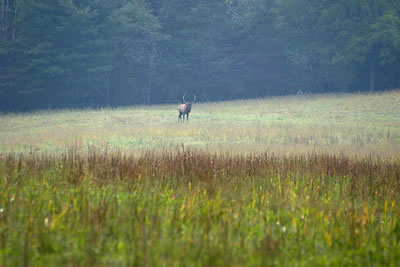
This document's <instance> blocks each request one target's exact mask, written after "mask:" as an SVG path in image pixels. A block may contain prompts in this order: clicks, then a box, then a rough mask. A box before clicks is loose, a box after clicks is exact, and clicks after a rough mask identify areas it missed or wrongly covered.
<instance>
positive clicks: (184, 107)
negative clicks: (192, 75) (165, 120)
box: [178, 95, 196, 122]
mask: <svg viewBox="0 0 400 267" xmlns="http://www.w3.org/2000/svg"><path fill="white" fill-rule="evenodd" d="M182 100H183V104H181V105H179V106H178V111H179V117H178V122H179V121H180V120H182V121H185V115H186V121H189V113H190V111H191V110H192V104H193V103H194V101H196V96H195V95H193V101H192V102H187V101H186V100H185V95H183V97H182ZM182 115H183V118H182Z"/></svg>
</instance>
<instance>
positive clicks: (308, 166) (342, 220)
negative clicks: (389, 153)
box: [0, 147, 400, 266]
mask: <svg viewBox="0 0 400 267" xmlns="http://www.w3.org/2000/svg"><path fill="white" fill-rule="evenodd" d="M0 177H2V179H1V180H0V187H1V190H0V262H1V264H2V265H3V266H18V265H24V266H29V265H31V266H49V265H56V264H62V265H70V266H75V265H82V266H88V265H95V266H104V265H112V266H126V265H128V266H131V265H139V266H150V265H151V266H154V265H156V266H171V265H182V266H188V265H189V266H190V265H212V266H214V265H220V266H221V265H223V266H239V265H240V266H241V265H263V266H265V265H290V266H292V265H298V266H303V265H309V264H313V265H362V264H367V265H373V264H376V265H392V266H395V265H396V264H397V263H398V262H399V260H400V234H399V233H400V228H399V227H400V216H399V215H400V209H399V205H398V203H399V200H400V198H399V196H400V193H399V192H400V160H399V159H398V158H391V159H389V158H385V159H373V158H371V157H348V156H346V155H333V154H318V153H310V154H303V155H295V154H294V155H278V154H273V153H252V154H248V155H239V154H229V153H225V152H224V153H210V152H204V151H196V150H193V149H187V148H181V149H179V150H175V151H172V150H164V151H163V152H154V151H146V152H143V153H142V154H141V155H132V154H129V153H125V152H123V151H114V152H110V151H107V150H103V151H101V150H99V149H95V148H93V147H92V148H90V149H89V151H88V152H87V153H79V152H77V151H76V150H75V149H73V148H70V149H69V151H68V152H67V153H62V154H43V153H32V154H18V155H17V154H7V155H3V156H1V158H0Z"/></svg>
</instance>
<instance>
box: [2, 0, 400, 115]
mask: <svg viewBox="0 0 400 267" xmlns="http://www.w3.org/2000/svg"><path fill="white" fill-rule="evenodd" d="M399 13H400V4H399V3H398V1H393V0H379V1H367V0H362V1H358V0H352V1H344V0H343V1H316V0H256V1H246V0H232V1H227V0H217V1H189V0H166V1H159V0H112V1H105V0H98V1H77V0H52V1H50V0H44V1H38V0H29V1H28V0H1V1H0V110H3V111H7V110H29V109H43V108H62V107H87V106H94V107H96V106H119V105H132V104H155V103H171V102H174V103H176V102H179V101H180V99H181V97H182V95H183V94H184V93H187V94H192V93H195V94H196V95H197V96H198V99H199V100H200V101H208V100H225V99H231V98H243V97H245V98H248V97H258V96H266V95H282V94H292V93H296V92H297V91H298V90H299V89H302V90H303V91H307V90H310V91H312V92H332V91H345V90H347V91H354V90H365V89H369V90H383V89H389V88H396V87H399V84H400V80H399V79H400V78H399V77H400V75H398V69H399V64H400V58H399V56H398V55H399V54H400V30H399V29H400V16H399Z"/></svg>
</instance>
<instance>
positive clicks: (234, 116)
mask: <svg viewBox="0 0 400 267" xmlns="http://www.w3.org/2000/svg"><path fill="white" fill-rule="evenodd" d="M398 103H400V93H399V91H392V92H387V93H382V94H370V95H362V94H353V95H348V94H344V95H321V96H319V95H317V96H310V97H279V98H269V99H261V100H243V101H230V102H220V103H199V104H195V105H194V106H193V111H192V113H191V116H190V120H191V121H190V123H189V124H178V123H177V117H178V116H177V115H178V114H177V113H178V112H177V107H176V105H165V106H152V107H134V108H122V109H114V110H112V109H102V110H71V111H68V110H60V111H53V112H52V111H50V112H37V113H28V114H9V115H2V116H0V151H3V152H30V151H37V152H63V151H65V150H66V148H67V147H68V146H70V145H71V144H73V145H74V146H75V147H76V148H77V149H79V150H81V151H86V150H87V148H88V145H96V146H101V147H105V146H107V147H108V148H118V149H119V148H122V149H123V150H125V151H128V150H129V151H141V150H143V149H144V150H147V149H163V148H176V147H178V146H181V144H182V143H183V144H184V145H185V146H192V147H195V148H197V149H207V150H214V151H220V150H221V149H229V150H230V151H238V152H239V153H244V152H260V151H265V150H266V149H268V150H270V151H271V150H273V151H277V152H285V153H286V152H290V153H291V152H293V151H297V152H301V151H303V152H304V151H306V152H310V151H328V152H331V153H333V152H342V151H346V153H364V154H370V153H377V154H381V153H383V154H385V155H395V154H396V153H397V151H398V150H399V148H400V146H399V144H400V108H399V105H398Z"/></svg>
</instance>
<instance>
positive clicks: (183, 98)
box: [182, 94, 186, 103]
mask: <svg viewBox="0 0 400 267" xmlns="http://www.w3.org/2000/svg"><path fill="white" fill-rule="evenodd" d="M185 95H186V94H183V97H182V100H183V103H186V101H185Z"/></svg>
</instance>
